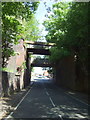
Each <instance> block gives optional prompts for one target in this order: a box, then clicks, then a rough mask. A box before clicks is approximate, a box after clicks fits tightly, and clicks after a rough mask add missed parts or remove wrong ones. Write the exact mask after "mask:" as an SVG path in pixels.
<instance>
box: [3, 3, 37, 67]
mask: <svg viewBox="0 0 90 120" xmlns="http://www.w3.org/2000/svg"><path fill="white" fill-rule="evenodd" d="M38 3H39V2H2V66H3V67H4V66H6V64H5V63H6V61H7V60H8V59H9V57H10V56H11V55H14V50H13V48H12V46H13V44H17V43H18V40H19V39H20V38H22V37H23V38H25V39H26V38H27V36H28V33H29V30H31V31H32V33H33V35H32V36H33V37H34V36H35V35H36V34H37V31H38V30H36V28H35V26H30V28H27V24H28V25H30V21H33V20H34V21H33V23H34V22H35V19H33V17H32V16H33V14H34V13H35V10H36V9H37V7H38ZM32 19H33V20H32ZM26 21H27V24H24V22H26ZM25 27H26V29H24V28H25ZM26 31H28V33H27V34H26ZM22 34H23V35H22ZM32 36H29V37H31V39H32ZM36 36H37V35H36ZM36 36H35V39H37V37H36ZM35 39H33V40H35Z"/></svg>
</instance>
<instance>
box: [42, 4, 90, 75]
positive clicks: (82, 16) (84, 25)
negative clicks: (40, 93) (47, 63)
mask: <svg viewBox="0 0 90 120" xmlns="http://www.w3.org/2000/svg"><path fill="white" fill-rule="evenodd" d="M88 7H89V5H88V2H70V3H64V2H63V3H62V2H59V3H56V4H54V5H53V13H54V14H53V15H51V16H50V17H49V18H48V20H47V21H45V22H44V25H45V27H46V30H47V31H48V34H47V35H46V40H47V42H54V43H56V46H55V47H54V48H51V53H52V54H51V56H50V59H51V61H52V62H55V63H56V62H57V61H58V60H60V59H61V58H63V57H65V56H69V55H73V56H75V57H76V59H77V61H78V62H79V64H81V63H82V66H83V67H82V69H84V73H86V71H87V56H88V52H87V46H88V27H89V25H88Z"/></svg>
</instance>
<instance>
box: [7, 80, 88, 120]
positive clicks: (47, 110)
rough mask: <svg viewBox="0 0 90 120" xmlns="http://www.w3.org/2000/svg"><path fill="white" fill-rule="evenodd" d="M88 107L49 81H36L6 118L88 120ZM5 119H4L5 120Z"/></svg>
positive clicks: (21, 119)
mask: <svg viewBox="0 0 90 120" xmlns="http://www.w3.org/2000/svg"><path fill="white" fill-rule="evenodd" d="M88 109H89V106H88V105H87V104H85V103H84V102H82V101H79V99H75V98H73V97H72V96H69V95H68V94H67V92H66V91H65V90H64V89H61V88H59V87H57V86H56V85H54V84H53V83H52V82H51V80H48V79H46V80H45V79H43V80H42V79H37V80H36V81H34V83H33V86H32V88H31V89H30V90H29V91H28V92H27V94H26V95H25V96H24V98H23V99H22V100H21V101H20V103H19V104H18V105H17V106H16V108H15V110H14V111H13V112H11V113H10V115H9V116H8V117H7V118H11V120H15V119H16V120H18V119H19V120H27V118H28V119H31V120H33V119H34V120H36V119H38V120H39V119H41V118H42V119H45V120H51V119H55V120H56V119H60V120H89V115H88ZM7 118H6V119H7Z"/></svg>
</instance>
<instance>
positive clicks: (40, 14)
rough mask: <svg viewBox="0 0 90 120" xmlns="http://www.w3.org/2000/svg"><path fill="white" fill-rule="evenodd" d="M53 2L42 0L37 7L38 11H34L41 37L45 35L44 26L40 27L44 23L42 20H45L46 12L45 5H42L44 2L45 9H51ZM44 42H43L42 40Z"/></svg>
mask: <svg viewBox="0 0 90 120" xmlns="http://www.w3.org/2000/svg"><path fill="white" fill-rule="evenodd" d="M54 1H55V0H52V1H51V0H48V1H46V0H43V1H40V4H39V6H38V9H37V11H36V14H35V17H36V19H37V20H38V22H39V28H40V29H41V31H42V36H45V35H46V34H47V32H46V31H45V28H44V26H43V25H42V23H43V22H44V20H45V19H46V18H45V14H47V11H46V8H45V5H44V2H46V5H47V7H52V4H54V3H55V2H54ZM44 42H45V40H44Z"/></svg>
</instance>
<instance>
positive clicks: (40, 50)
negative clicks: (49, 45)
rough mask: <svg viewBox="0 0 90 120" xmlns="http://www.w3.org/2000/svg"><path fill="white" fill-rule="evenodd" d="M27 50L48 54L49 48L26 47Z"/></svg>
mask: <svg viewBox="0 0 90 120" xmlns="http://www.w3.org/2000/svg"><path fill="white" fill-rule="evenodd" d="M27 52H28V53H29V52H32V53H33V54H39V55H50V54H51V53H50V51H49V49H40V48H39V49H38V48H27Z"/></svg>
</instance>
